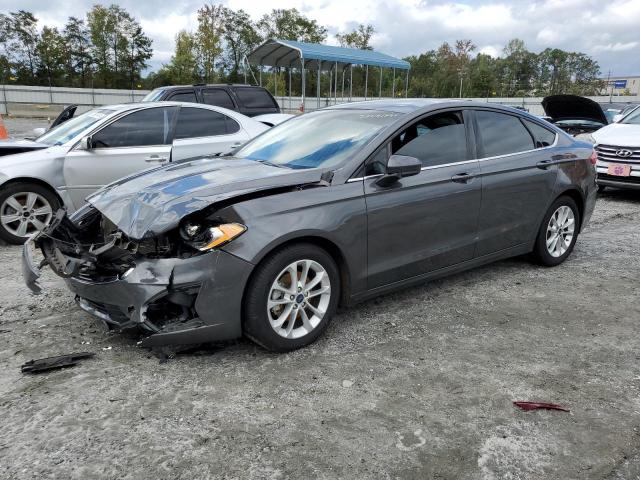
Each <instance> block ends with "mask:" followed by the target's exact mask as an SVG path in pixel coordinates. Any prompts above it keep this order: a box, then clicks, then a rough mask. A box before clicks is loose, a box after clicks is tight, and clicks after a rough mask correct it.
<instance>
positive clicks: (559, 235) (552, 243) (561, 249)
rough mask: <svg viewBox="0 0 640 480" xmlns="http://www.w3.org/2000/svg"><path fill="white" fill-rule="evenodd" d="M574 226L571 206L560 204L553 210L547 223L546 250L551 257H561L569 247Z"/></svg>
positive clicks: (574, 221) (574, 220)
mask: <svg viewBox="0 0 640 480" xmlns="http://www.w3.org/2000/svg"><path fill="white" fill-rule="evenodd" d="M575 228H576V219H575V215H574V214H573V210H571V208H569V207H567V206H566V205H562V206H561V207H558V209H557V210H556V211H555V212H553V215H551V218H550V219H549V225H547V251H548V252H549V254H550V255H551V256H552V257H555V258H558V257H561V256H562V255H564V254H565V252H566V251H567V250H568V249H569V247H570V246H571V242H572V241H573V235H574V231H575Z"/></svg>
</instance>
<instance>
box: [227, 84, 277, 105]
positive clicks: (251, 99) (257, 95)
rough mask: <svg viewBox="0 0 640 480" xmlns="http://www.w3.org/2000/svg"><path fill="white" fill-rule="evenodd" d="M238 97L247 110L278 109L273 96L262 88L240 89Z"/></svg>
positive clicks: (237, 90) (237, 92)
mask: <svg viewBox="0 0 640 480" xmlns="http://www.w3.org/2000/svg"><path fill="white" fill-rule="evenodd" d="M236 95H237V96H238V99H239V100H240V102H241V103H242V105H243V106H244V107H246V108H276V105H275V103H274V101H273V98H272V97H271V95H269V93H268V92H267V91H266V90H264V89H262V88H238V89H236Z"/></svg>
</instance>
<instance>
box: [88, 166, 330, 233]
mask: <svg viewBox="0 0 640 480" xmlns="http://www.w3.org/2000/svg"><path fill="white" fill-rule="evenodd" d="M321 175H322V172H321V171H319V170H317V169H305V170H293V169H288V168H281V167H275V166H270V165H266V164H263V163H260V162H255V161H252V160H244V159H238V158H229V157H227V158H201V159H195V160H192V161H189V162H182V163H177V164H169V165H166V166H162V167H158V168H155V169H152V170H147V171H146V172H142V173H140V174H136V175H132V176H130V177H127V178H124V179H122V180H119V181H117V182H115V183H112V184H111V185H107V186H106V187H104V188H103V189H101V190H99V191H98V192H96V193H94V194H93V195H91V196H90V197H88V198H87V201H88V202H89V203H90V204H91V205H93V206H94V207H95V208H96V209H98V210H99V211H100V212H101V213H102V214H103V215H104V216H105V217H106V218H108V219H109V220H110V221H111V222H113V223H114V224H115V225H116V226H117V227H118V228H119V229H120V230H121V231H122V232H124V233H125V234H126V235H127V236H128V237H129V238H132V239H134V240H140V239H142V238H144V237H147V236H151V235H158V234H161V233H164V232H166V231H168V230H171V229H172V228H175V227H176V226H177V225H178V223H179V222H180V220H181V219H182V218H184V217H185V216H186V215H188V214H190V213H194V212H197V211H200V210H202V209H204V208H206V207H209V206H210V205H212V204H214V203H216V202H220V201H222V200H227V199H229V198H233V197H237V196H241V195H243V196H244V195H250V194H254V193H256V192H261V191H265V190H270V189H273V190H276V191H278V190H279V189H282V188H284V187H294V186H297V185H307V184H312V183H320V182H321Z"/></svg>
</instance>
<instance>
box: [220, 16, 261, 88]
mask: <svg viewBox="0 0 640 480" xmlns="http://www.w3.org/2000/svg"><path fill="white" fill-rule="evenodd" d="M260 40H261V39H260V35H259V34H258V32H257V29H256V26H255V24H254V23H253V22H252V21H251V17H249V15H248V14H247V12H245V11H244V10H238V11H234V10H231V9H228V8H227V9H225V13H224V44H225V47H224V52H223V55H222V63H223V67H224V69H225V70H226V71H227V72H228V78H227V80H228V81H230V82H237V81H239V80H240V67H241V65H242V60H243V58H244V57H245V55H247V54H248V53H249V52H251V50H253V48H255V47H256V46H257V45H258V44H259V43H260Z"/></svg>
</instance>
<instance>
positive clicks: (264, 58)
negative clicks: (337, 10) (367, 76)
mask: <svg viewBox="0 0 640 480" xmlns="http://www.w3.org/2000/svg"><path fill="white" fill-rule="evenodd" d="M302 59H303V60H304V64H305V68H307V69H313V68H314V67H315V68H317V65H318V63H319V62H320V63H327V64H333V65H335V64H336V63H337V64H338V65H341V66H347V65H371V66H375V67H384V68H397V69H400V70H409V68H410V64H409V62H405V61H404V60H400V59H398V58H395V57H392V56H390V55H385V54H384V53H379V52H374V51H372V50H358V49H355V48H343V47H334V46H331V45H321V44H318V43H306V42H297V41H294V40H267V41H266V42H265V43H263V44H262V45H260V46H259V47H257V48H256V49H255V50H253V51H252V52H251V53H250V54H249V55H247V60H248V61H249V63H250V64H252V65H264V66H267V67H297V66H298V65H300V60H302Z"/></svg>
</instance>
